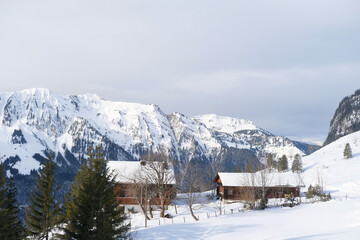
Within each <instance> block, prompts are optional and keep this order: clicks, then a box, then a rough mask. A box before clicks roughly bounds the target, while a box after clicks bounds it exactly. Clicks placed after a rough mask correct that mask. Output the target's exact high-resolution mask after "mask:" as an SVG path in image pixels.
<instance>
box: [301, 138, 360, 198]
mask: <svg viewBox="0 0 360 240" xmlns="http://www.w3.org/2000/svg"><path fill="white" fill-rule="evenodd" d="M346 143H349V144H350V147H351V149H352V155H353V157H352V158H350V159H344V154H343V153H344V148H345V145H346ZM303 163H304V169H305V171H304V182H305V183H306V184H307V186H308V185H310V184H312V185H314V184H318V182H319V181H318V176H320V178H322V179H324V187H325V189H326V190H328V191H330V192H331V194H332V195H335V196H336V195H339V196H346V195H348V196H350V197H351V196H356V197H360V131H359V132H355V133H352V134H349V135H347V136H344V137H342V138H339V139H338V140H336V141H334V142H332V143H330V144H329V145H327V146H325V147H323V148H321V149H320V150H318V151H316V152H314V153H313V154H311V155H309V156H306V157H304V158H303Z"/></svg>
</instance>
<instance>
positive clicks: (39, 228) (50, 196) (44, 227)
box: [26, 156, 60, 240]
mask: <svg viewBox="0 0 360 240" xmlns="http://www.w3.org/2000/svg"><path fill="white" fill-rule="evenodd" d="M55 166H56V164H55V162H53V161H52V158H51V156H49V158H48V159H47V160H46V161H45V165H44V167H43V168H42V169H41V171H40V176H39V177H38V178H37V179H36V186H35V188H34V190H33V192H32V194H31V199H30V205H29V207H28V209H27V211H26V225H27V231H28V233H29V235H32V236H33V237H34V238H35V239H46V240H48V239H49V233H50V232H51V231H52V230H53V229H54V227H55V225H56V224H58V223H59V222H58V221H59V213H60V206H59V204H60V203H59V202H57V201H55V196H56V192H57V191H58V190H59V187H56V186H55Z"/></svg>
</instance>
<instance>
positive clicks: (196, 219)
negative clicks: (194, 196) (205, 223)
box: [189, 206, 199, 221]
mask: <svg viewBox="0 0 360 240" xmlns="http://www.w3.org/2000/svg"><path fill="white" fill-rule="evenodd" d="M189 208H190V213H191V216H192V217H193V218H194V219H195V221H199V219H198V218H197V217H196V216H195V214H194V212H193V210H192V207H191V206H189Z"/></svg>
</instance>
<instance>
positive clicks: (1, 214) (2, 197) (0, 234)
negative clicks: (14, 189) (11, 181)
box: [0, 164, 8, 239]
mask: <svg viewBox="0 0 360 240" xmlns="http://www.w3.org/2000/svg"><path fill="white" fill-rule="evenodd" d="M7 216H8V211H7V209H6V175H5V169H4V165H3V164H0V239H6V238H5V237H6V233H7V228H8V217H7Z"/></svg>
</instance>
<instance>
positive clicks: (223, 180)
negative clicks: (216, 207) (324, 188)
mask: <svg viewBox="0 0 360 240" xmlns="http://www.w3.org/2000/svg"><path fill="white" fill-rule="evenodd" d="M214 182H215V183H216V184H217V196H218V197H220V198H221V199H222V200H246V199H247V197H248V195H249V192H250V191H251V192H252V193H253V194H254V195H255V198H256V199H260V198H261V193H262V189H263V186H265V189H266V197H267V198H283V197H285V195H286V194H290V195H292V196H293V197H299V196H300V191H299V186H301V185H303V183H302V182H301V181H298V180H297V176H296V175H295V174H293V173H290V172H288V173H269V174H268V176H267V178H266V180H264V178H261V175H260V173H259V172H256V173H222V172H219V173H218V174H217V175H216V177H215V179H214Z"/></svg>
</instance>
